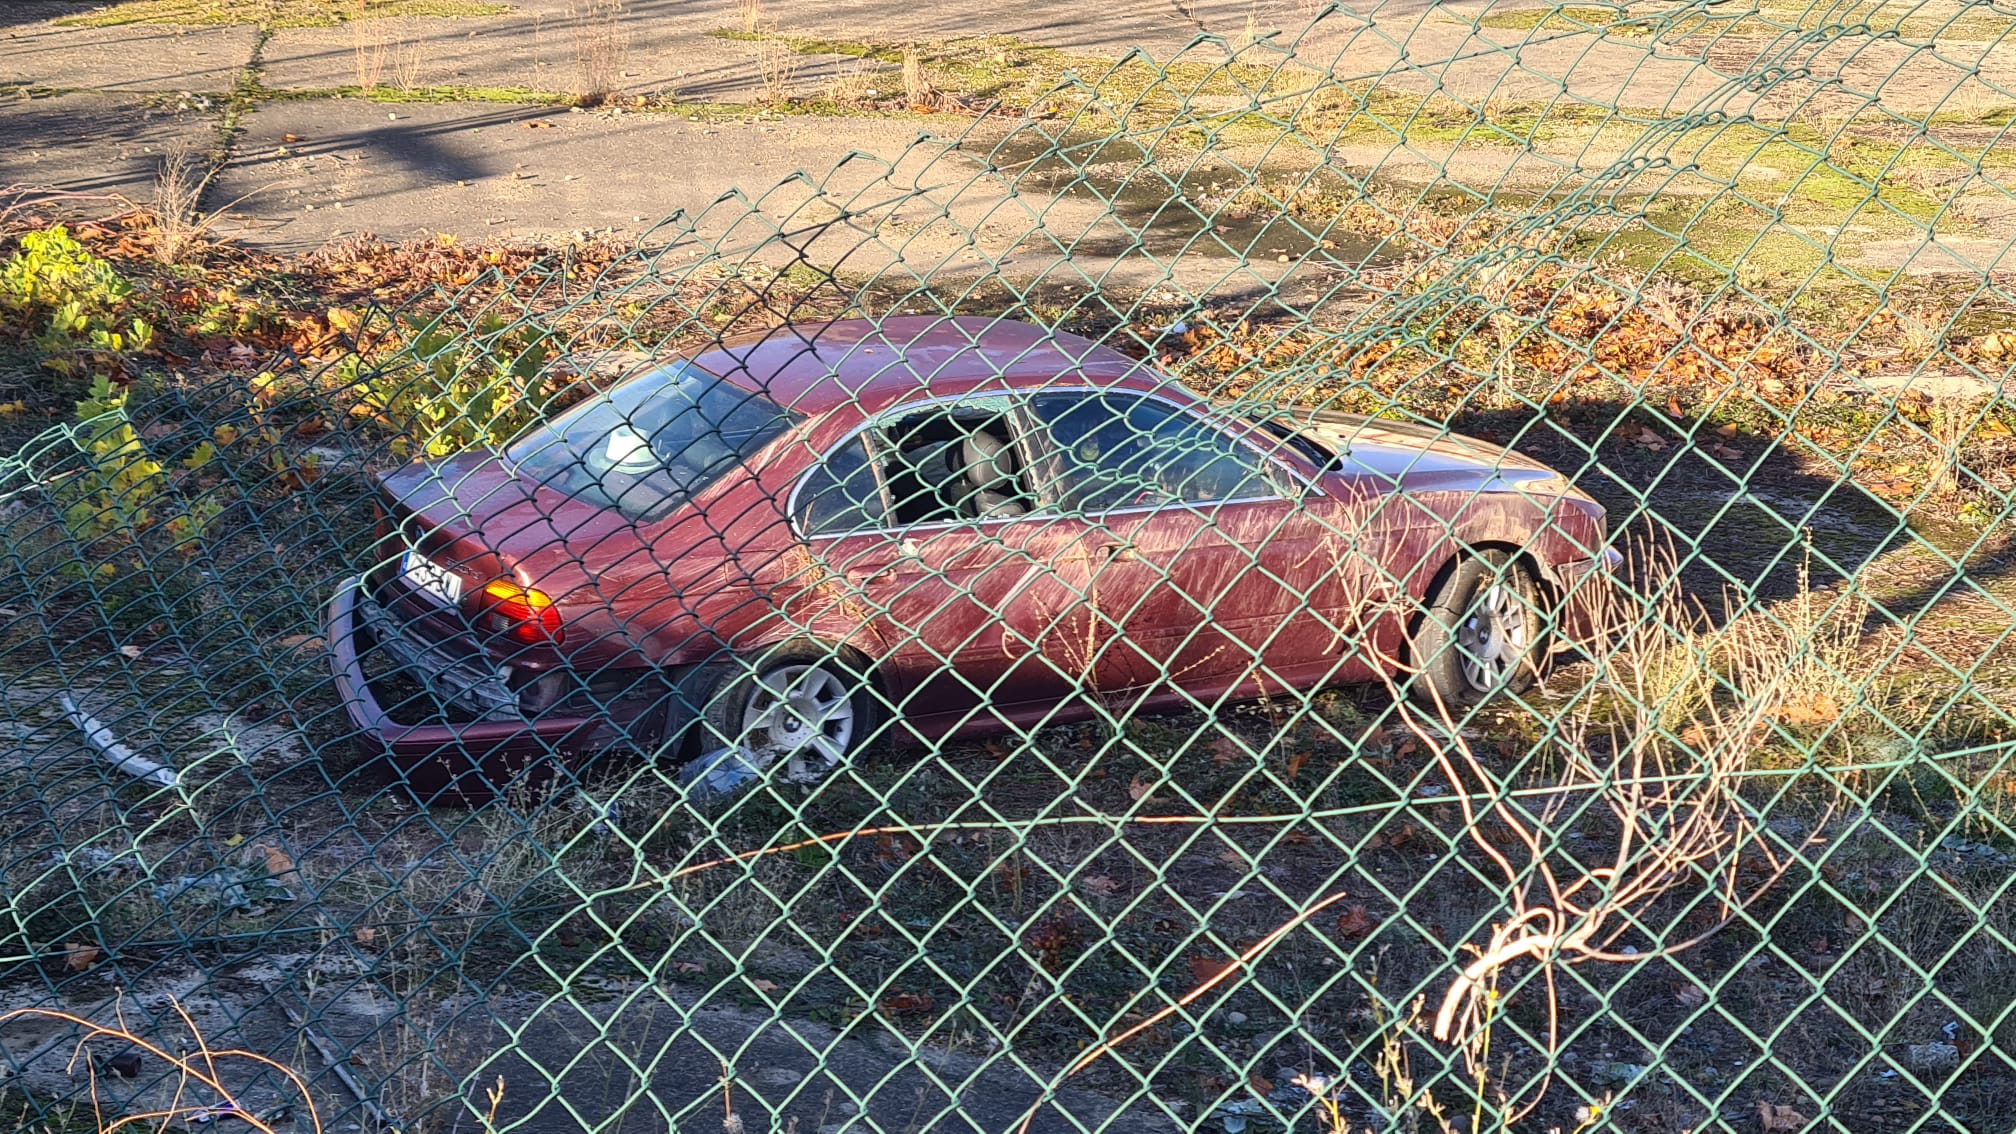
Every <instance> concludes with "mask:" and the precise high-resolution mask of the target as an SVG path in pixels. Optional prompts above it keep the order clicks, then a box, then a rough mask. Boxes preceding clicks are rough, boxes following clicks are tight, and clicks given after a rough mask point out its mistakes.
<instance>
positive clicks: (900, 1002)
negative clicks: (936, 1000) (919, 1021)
mask: <svg viewBox="0 0 2016 1134" xmlns="http://www.w3.org/2000/svg"><path fill="white" fill-rule="evenodd" d="M932 1003H933V1001H932V999H931V994H930V993H928V992H899V993H897V994H896V995H894V996H891V997H889V998H887V999H886V1000H884V1001H882V1010H883V1011H884V1012H887V1013H889V1014H890V1015H893V1016H900V1015H903V1014H905V1013H908V1012H929V1011H930V1010H931V1005H932Z"/></svg>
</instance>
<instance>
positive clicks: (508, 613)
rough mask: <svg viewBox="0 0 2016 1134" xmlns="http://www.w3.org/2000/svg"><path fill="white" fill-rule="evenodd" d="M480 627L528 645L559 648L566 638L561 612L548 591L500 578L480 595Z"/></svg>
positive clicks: (478, 601)
mask: <svg viewBox="0 0 2016 1134" xmlns="http://www.w3.org/2000/svg"><path fill="white" fill-rule="evenodd" d="M476 602H477V617H478V619H479V624H480V625H482V626H483V627H484V628H485V629H487V630H490V631H491V632H493V633H497V634H502V635H504V636H505V637H507V638H510V639H511V640H513V641H516V642H524V643H526V644H528V645H535V646H536V645H548V644H550V645H555V646H557V645H559V644H560V642H561V640H562V639H563V638H564V637H565V633H564V632H563V631H562V630H561V628H560V612H559V611H558V610H556V609H554V607H553V600H552V599H551V598H549V597H547V595H546V592H544V591H540V590H534V589H533V588H531V587H521V586H519V585H518V584H516V583H514V582H512V581H511V580H509V579H499V580H497V581H496V582H494V583H491V584H489V585H488V586H485V587H484V588H483V591H482V593H481V594H479V595H477V596H476Z"/></svg>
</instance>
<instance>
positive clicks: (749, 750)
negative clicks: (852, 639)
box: [693, 642, 881, 783]
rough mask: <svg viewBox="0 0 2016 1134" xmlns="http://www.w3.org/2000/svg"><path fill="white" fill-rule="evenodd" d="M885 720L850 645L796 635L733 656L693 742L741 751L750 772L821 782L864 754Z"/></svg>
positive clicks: (697, 746) (707, 749)
mask: <svg viewBox="0 0 2016 1134" xmlns="http://www.w3.org/2000/svg"><path fill="white" fill-rule="evenodd" d="M880 721H881V711H880V705H879V703H878V700H877V697H876V695H875V691H874V689H873V687H872V686H871V685H870V683H869V681H868V679H867V677H866V676H865V671H864V670H863V668H862V667H861V666H860V665H859V664H857V663H856V661H855V660H854V659H853V658H851V657H849V656H848V654H847V652H845V651H842V650H838V649H835V648H833V647H829V646H824V645H820V644H819V643H816V642H792V643H786V644H784V645H781V646H777V647H774V648H772V649H770V650H768V651H765V652H764V653H763V654H761V655H760V656H758V657H757V658H755V659H754V660H753V661H752V660H749V659H741V660H738V661H736V662H731V663H729V665H728V666H727V667H726V672H725V674H724V675H723V677H722V679H721V681H720V683H719V684H718V685H717V686H716V687H715V689H714V691H713V692H712V693H711V694H709V696H708V698H707V704H706V707H705V709H704V710H703V711H702V714H701V722H700V723H701V726H702V727H701V728H700V729H699V730H698V731H699V736H698V737H697V738H696V741H695V743H694V745H693V748H694V750H695V751H696V752H697V753H700V754H706V753H713V752H718V751H720V750H722V749H724V748H725V749H727V750H729V751H733V752H740V753H741V754H742V756H743V761H742V762H741V763H742V766H743V767H744V768H745V769H746V771H747V772H748V773H764V774H767V775H770V776H772V777H775V778H781V779H784V780H786V781H789V782H793V783H816V782H818V781H819V780H823V779H825V778H826V777H827V776H828V775H830V774H831V773H832V772H833V771H834V770H835V769H837V768H839V767H840V766H841V765H842V764H845V763H847V762H848V761H850V760H851V759H853V757H854V756H856V755H857V754H859V753H860V752H861V750H862V749H863V748H865V747H866V746H867V744H868V740H869V738H870V737H871V736H873V735H874V734H875V732H876V731H877V725H879V724H880ZM697 762H698V761H697V760H696V763H697ZM746 778H750V779H753V778H754V776H753V775H748V776H747V777H746ZM717 782H722V781H717Z"/></svg>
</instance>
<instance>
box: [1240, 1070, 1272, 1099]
mask: <svg viewBox="0 0 2016 1134" xmlns="http://www.w3.org/2000/svg"><path fill="white" fill-rule="evenodd" d="M1246 1086H1247V1089H1249V1090H1251V1091H1252V1092H1253V1093H1254V1094H1256V1095H1259V1096H1261V1097H1262V1098H1265V1097H1266V1096H1268V1095H1271V1094H1273V1093H1274V1084H1273V1082H1272V1081H1271V1080H1269V1079H1267V1078H1265V1077H1263V1076H1262V1075H1261V1074H1260V1072H1258V1071H1255V1072H1253V1073H1252V1074H1250V1075H1248V1076H1246Z"/></svg>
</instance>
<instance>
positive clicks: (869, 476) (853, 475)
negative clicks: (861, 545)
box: [798, 435, 889, 535]
mask: <svg viewBox="0 0 2016 1134" xmlns="http://www.w3.org/2000/svg"><path fill="white" fill-rule="evenodd" d="M798 515H799V522H800V523H801V524H803V526H804V529H805V531H806V532H807V533H809V534H812V535H841V534H845V533H847V532H853V531H869V530H873V529H876V528H881V527H887V526H888V520H889V505H888V502H887V500H886V499H885V498H884V497H883V495H882V484H881V482H880V481H879V480H877V479H876V477H875V466H874V465H873V464H872V463H871V462H870V461H869V458H868V446H867V443H866V440H865V438H864V437H862V436H860V435H856V436H853V437H849V438H848V439H847V442H846V443H845V444H843V445H841V446H840V447H839V448H837V449H835V450H833V451H832V452H831V453H828V454H827V455H826V458H825V459H824V460H822V461H820V462H819V463H818V464H816V465H814V466H813V467H812V472H811V474H810V475H809V476H807V477H806V479H805V484H804V487H803V488H802V489H801V490H800V495H799V499H798Z"/></svg>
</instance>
